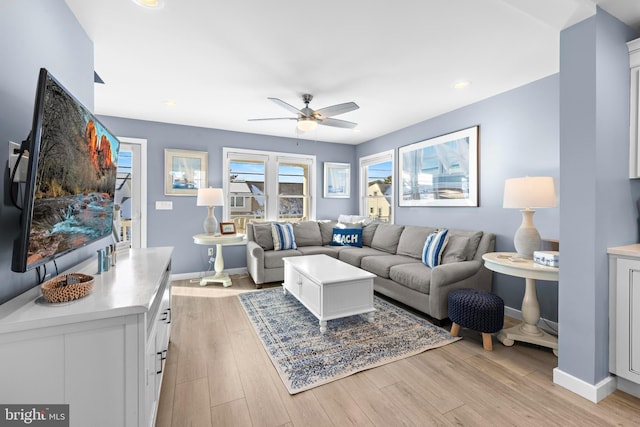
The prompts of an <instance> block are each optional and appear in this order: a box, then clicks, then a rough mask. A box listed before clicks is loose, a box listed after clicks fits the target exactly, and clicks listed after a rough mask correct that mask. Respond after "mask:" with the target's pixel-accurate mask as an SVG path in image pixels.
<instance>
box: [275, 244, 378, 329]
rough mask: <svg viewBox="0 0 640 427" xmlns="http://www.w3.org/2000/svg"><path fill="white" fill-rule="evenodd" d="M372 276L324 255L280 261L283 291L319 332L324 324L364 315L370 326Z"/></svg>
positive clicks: (373, 310) (371, 319) (372, 310)
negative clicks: (314, 320) (304, 310)
mask: <svg viewBox="0 0 640 427" xmlns="http://www.w3.org/2000/svg"><path fill="white" fill-rule="evenodd" d="M374 277H375V275H374V274H372V273H369V272H367V271H364V270H361V269H359V268H357V267H354V266H352V265H349V264H347V263H345V262H342V261H339V260H337V259H335V258H332V257H330V256H328V255H306V256H298V257H288V258H284V283H283V284H282V287H283V291H284V293H285V294H286V293H287V292H289V293H291V294H292V295H293V296H294V297H296V298H297V299H298V301H300V302H301V303H302V304H303V305H304V306H305V307H306V308H307V309H308V310H309V311H310V312H311V313H313V315H314V316H316V317H317V318H318V320H319V321H320V332H321V333H325V332H326V331H327V321H328V320H332V319H338V318H340V317H347V316H353V315H355V314H363V313H366V314H367V320H368V321H369V322H373V318H374V312H375V311H376V309H375V308H373V278H374Z"/></svg>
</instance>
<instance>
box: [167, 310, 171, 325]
mask: <svg viewBox="0 0 640 427" xmlns="http://www.w3.org/2000/svg"><path fill="white" fill-rule="evenodd" d="M167 313H169V317H168V319H167V323H171V307H169V308H167Z"/></svg>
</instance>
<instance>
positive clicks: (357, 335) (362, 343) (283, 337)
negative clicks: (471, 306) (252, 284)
mask: <svg viewBox="0 0 640 427" xmlns="http://www.w3.org/2000/svg"><path fill="white" fill-rule="evenodd" d="M238 298H240V302H241V303H242V305H243V307H244V309H245V311H246V312H247V315H248V316H249V319H250V320H251V323H252V324H253V326H254V328H255V329H256V332H257V333H258V336H259V337H260V339H261V340H262V343H263V344H264V347H265V348H266V350H267V353H268V354H269V356H270V357H271V361H272V362H273V364H274V366H275V367H276V369H277V371H278V373H279V374H280V378H282V381H283V382H284V384H285V386H286V387H287V390H289V393H290V394H296V393H299V392H301V391H304V390H308V389H310V388H313V387H317V386H319V385H322V384H326V383H328V382H331V381H335V380H338V379H340V378H344V377H347V376H349V375H351V374H355V373H356V372H360V371H364V370H366V369H371V368H374V367H376V366H380V365H384V364H387V363H390V362H393V361H395V360H399V359H404V358H405V357H409V356H413V355H414V354H418V353H422V352H423V351H426V350H430V349H432V348H437V347H442V346H443V345H447V344H450V343H452V342H454V341H457V340H458V339H460V338H454V337H452V336H451V335H450V334H449V332H447V331H446V330H444V329H442V328H439V327H437V326H435V325H432V324H431V323H429V322H428V321H426V320H424V319H421V318H419V317H417V316H415V315H413V314H412V313H409V312H407V311H406V310H403V309H401V308H398V307H396V306H395V305H393V304H391V303H388V302H386V301H384V300H382V299H380V298H378V297H375V296H374V306H375V308H376V310H377V311H376V312H375V320H374V322H372V323H369V322H368V321H367V317H366V315H356V316H350V317H345V318H343V319H335V320H329V322H328V325H327V332H325V333H324V334H321V333H320V326H319V324H318V319H317V318H316V317H315V316H314V315H313V314H311V313H310V312H309V311H308V310H307V309H306V308H305V307H304V306H303V305H302V304H301V303H300V302H298V300H296V299H295V297H293V296H292V295H291V294H287V295H285V294H284V293H283V292H282V288H279V287H278V288H271V289H265V290H262V291H256V292H248V293H244V294H240V295H238Z"/></svg>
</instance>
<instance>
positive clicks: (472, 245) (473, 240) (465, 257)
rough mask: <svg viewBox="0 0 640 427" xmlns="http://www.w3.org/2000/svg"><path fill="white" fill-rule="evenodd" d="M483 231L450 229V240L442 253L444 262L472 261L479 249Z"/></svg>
mask: <svg viewBox="0 0 640 427" xmlns="http://www.w3.org/2000/svg"><path fill="white" fill-rule="evenodd" d="M481 238H482V231H470V230H453V229H450V230H449V242H448V243H447V246H446V247H445V249H444V252H443V253H442V264H449V263H452V262H460V261H470V260H472V259H473V257H474V256H475V254H476V251H477V250H478V244H479V243H480V239H481Z"/></svg>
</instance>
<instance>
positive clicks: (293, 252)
mask: <svg viewBox="0 0 640 427" xmlns="http://www.w3.org/2000/svg"><path fill="white" fill-rule="evenodd" d="M300 255H302V252H300V251H298V250H297V249H284V250H281V251H264V268H283V267H284V261H283V260H282V258H286V257H288V256H300Z"/></svg>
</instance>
